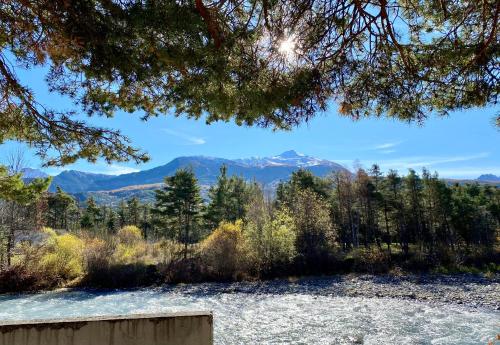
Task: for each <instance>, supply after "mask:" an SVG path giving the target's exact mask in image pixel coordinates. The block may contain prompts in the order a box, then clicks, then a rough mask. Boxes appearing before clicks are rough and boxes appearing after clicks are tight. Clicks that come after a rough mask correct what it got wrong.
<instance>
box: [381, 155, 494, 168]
mask: <svg viewBox="0 0 500 345" xmlns="http://www.w3.org/2000/svg"><path fill="white" fill-rule="evenodd" d="M489 155H490V154H489V153H488V152H482V153H478V154H475V155H468V156H446V157H437V156H416V157H403V158H397V159H389V160H383V161H381V162H380V165H381V166H383V167H384V168H386V169H401V168H402V169H409V168H422V167H428V168H430V167H434V166H436V165H441V164H446V163H456V162H466V161H471V160H475V159H480V158H486V157H488V156H489Z"/></svg>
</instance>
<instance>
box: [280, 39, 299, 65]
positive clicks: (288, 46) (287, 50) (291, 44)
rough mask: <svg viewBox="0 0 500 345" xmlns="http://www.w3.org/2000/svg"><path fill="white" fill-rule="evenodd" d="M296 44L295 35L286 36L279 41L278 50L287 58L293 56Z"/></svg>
mask: <svg viewBox="0 0 500 345" xmlns="http://www.w3.org/2000/svg"><path fill="white" fill-rule="evenodd" d="M296 46H297V40H296V37H295V35H291V36H288V37H287V38H285V39H283V40H282V41H281V42H280V43H279V47H278V51H279V52H280V53H281V54H283V55H284V56H285V57H287V58H288V59H290V58H293V57H294V55H295V50H296Z"/></svg>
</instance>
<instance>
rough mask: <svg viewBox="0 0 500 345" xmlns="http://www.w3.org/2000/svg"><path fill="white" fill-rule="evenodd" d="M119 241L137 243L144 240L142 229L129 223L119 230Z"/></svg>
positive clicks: (129, 243)
mask: <svg viewBox="0 0 500 345" xmlns="http://www.w3.org/2000/svg"><path fill="white" fill-rule="evenodd" d="M117 235H118V241H119V242H120V243H125V244H128V245H131V244H134V243H137V242H139V241H141V240H142V233H141V229H139V228H138V227H137V226H135V225H127V226H124V227H123V228H121V229H120V230H118V234H117Z"/></svg>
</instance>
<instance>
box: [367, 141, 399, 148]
mask: <svg viewBox="0 0 500 345" xmlns="http://www.w3.org/2000/svg"><path fill="white" fill-rule="evenodd" d="M401 143H402V142H401V141H396V142H391V143H384V144H380V145H376V146H374V147H373V148H374V149H375V150H385V149H391V148H393V147H396V146H398V145H399V144H401Z"/></svg>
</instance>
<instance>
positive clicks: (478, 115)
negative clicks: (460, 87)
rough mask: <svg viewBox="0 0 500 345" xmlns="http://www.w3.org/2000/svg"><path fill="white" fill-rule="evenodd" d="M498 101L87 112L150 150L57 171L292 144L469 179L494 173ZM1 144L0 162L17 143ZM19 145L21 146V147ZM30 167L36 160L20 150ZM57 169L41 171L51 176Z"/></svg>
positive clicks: (42, 91) (31, 78)
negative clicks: (269, 118)
mask: <svg viewBox="0 0 500 345" xmlns="http://www.w3.org/2000/svg"><path fill="white" fill-rule="evenodd" d="M19 76H20V78H21V80H22V81H23V82H24V83H25V84H26V85H28V86H29V87H30V88H31V89H33V90H34V91H35V94H36V95H37V97H38V99H39V100H40V101H41V103H43V104H46V105H48V106H50V107H54V108H56V109H70V108H71V103H70V102H69V101H68V100H66V99H64V98H63V97H61V96H59V95H57V94H48V93H47V91H46V86H45V83H44V81H43V76H44V71H43V70H41V69H39V70H36V71H29V72H28V71H21V73H19ZM499 110H500V107H496V108H493V107H490V108H485V109H474V110H468V111H461V112H455V113H452V114H451V115H450V116H449V117H447V118H437V117H435V116H431V117H430V118H429V120H428V121H427V122H426V123H425V124H424V125H423V126H419V125H417V124H407V123H402V122H398V121H395V120H389V119H365V120H360V121H357V122H353V121H352V120H350V119H346V118H342V117H340V116H338V114H337V111H336V105H335V104H332V106H330V108H329V109H328V111H327V112H325V113H322V114H318V115H317V117H316V118H314V119H313V120H312V121H310V123H308V124H304V125H302V126H300V127H299V128H296V129H294V130H292V131H290V132H281V131H280V132H273V131H272V130H270V129H261V128H248V127H239V126H237V125H235V124H234V123H231V122H229V123H215V124H212V125H206V124H205V122H204V120H203V119H201V120H198V121H196V120H189V119H186V118H175V117H173V116H164V117H159V118H155V119H152V120H150V121H148V122H142V121H141V120H140V114H128V113H118V114H117V115H116V116H115V117H114V118H113V119H105V118H91V119H88V121H89V122H91V123H95V124H99V125H103V126H106V127H109V128H115V129H120V130H121V131H122V132H123V134H125V135H127V136H128V137H130V139H132V142H133V144H134V145H135V146H138V147H141V148H142V149H144V150H145V151H147V152H148V153H149V155H150V156H151V160H150V161H149V162H148V163H146V164H141V165H139V166H138V165H135V164H134V163H117V164H112V165H107V164H105V163H103V162H99V163H97V164H90V163H87V162H85V161H79V162H77V163H75V164H73V165H71V166H67V167H64V169H77V170H82V171H89V172H98V173H108V174H120V173H127V172H132V171H137V170H144V169H148V168H152V167H155V166H158V165H162V164H165V163H168V162H169V161H170V160H171V159H173V158H175V157H178V156H187V155H205V156H215V157H223V158H244V157H251V156H261V157H262V156H273V155H277V154H279V153H281V152H283V151H286V150H290V149H294V150H296V151H298V152H301V153H304V154H307V155H310V156H315V157H318V158H324V159H329V160H333V161H335V162H338V163H341V164H343V165H345V166H346V167H348V168H352V166H353V163H354V162H356V161H357V162H358V163H359V164H361V165H362V166H366V167H368V166H370V165H371V164H372V163H375V162H376V163H378V164H380V166H381V167H382V168H383V169H384V170H387V169H397V170H399V171H400V172H402V173H406V171H407V169H408V168H413V169H417V170H420V169H421V168H422V167H423V166H425V167H427V168H429V169H430V170H432V171H438V172H439V174H440V176H442V177H449V178H476V177H477V176H479V175H481V174H483V173H491V174H497V175H500V130H499V129H498V128H496V127H495V126H494V125H493V118H494V116H495V114H496V113H498V112H499ZM18 146H19V144H16V143H12V142H10V143H6V144H3V145H1V146H0V162H1V161H3V160H4V159H5V156H6V155H7V154H8V153H9V152H11V151H12V150H14V149H15V148H16V147H18ZM21 146H22V145H21ZM27 160H28V162H29V165H30V166H32V167H40V165H41V163H40V161H39V160H38V159H37V157H36V156H35V155H33V152H31V151H30V150H29V148H28V149H27ZM64 169H54V168H51V169H45V171H47V172H48V173H50V174H57V173H59V172H60V171H62V170H64Z"/></svg>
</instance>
